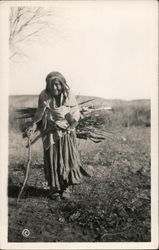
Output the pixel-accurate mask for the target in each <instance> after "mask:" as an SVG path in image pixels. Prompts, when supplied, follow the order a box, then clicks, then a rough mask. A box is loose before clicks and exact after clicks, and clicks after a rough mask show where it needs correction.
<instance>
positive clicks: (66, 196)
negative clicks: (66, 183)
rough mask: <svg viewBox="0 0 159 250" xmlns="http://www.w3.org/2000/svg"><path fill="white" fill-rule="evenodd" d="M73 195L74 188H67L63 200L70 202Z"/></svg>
mask: <svg viewBox="0 0 159 250" xmlns="http://www.w3.org/2000/svg"><path fill="white" fill-rule="evenodd" d="M71 193H72V187H68V188H66V189H65V190H64V191H63V193H62V199H65V200H70V199H71Z"/></svg>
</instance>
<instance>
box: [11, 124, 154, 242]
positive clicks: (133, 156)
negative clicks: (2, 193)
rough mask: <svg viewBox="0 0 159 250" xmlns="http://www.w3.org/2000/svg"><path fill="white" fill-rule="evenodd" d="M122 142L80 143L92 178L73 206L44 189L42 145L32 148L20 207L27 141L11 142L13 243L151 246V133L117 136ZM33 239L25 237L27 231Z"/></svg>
mask: <svg viewBox="0 0 159 250" xmlns="http://www.w3.org/2000/svg"><path fill="white" fill-rule="evenodd" d="M116 135H117V137H118V140H116V141H115V140H113V141H111V140H106V141H104V142H102V143H100V144H94V143H93V142H90V141H83V140H79V141H78V146H79V151H80V155H81V161H82V164H83V166H84V167H85V168H86V169H87V171H88V172H89V173H90V175H91V177H84V180H83V183H82V184H81V185H79V186H75V187H74V190H73V195H72V199H71V200H70V201H60V202H55V201H51V200H50V199H49V198H48V192H49V191H48V190H45V189H44V187H43V182H44V173H43V152H42V145H41V142H40V141H39V142H37V143H36V144H35V145H33V148H32V164H31V169H30V175H29V178H28V182H27V185H26V188H25V191H24V193H23V195H22V199H20V201H19V203H18V204H16V199H17V196H18V193H19V191H20V187H21V185H22V183H23V179H24V175H25V167H26V161H27V149H26V148H25V144H26V141H25V140H24V139H23V138H22V136H21V134H20V133H19V132H13V131H11V133H10V137H9V187H8V193H9V201H8V202H9V231H8V240H9V241H10V242H98V241H99V242H109V241H111V242H139V241H150V240H151V238H150V235H151V230H150V223H151V219H150V204H151V202H150V199H151V197H150V187H151V183H150V128H142V127H130V128H121V129H120V130H118V131H116ZM26 228H27V229H29V231H30V235H29V236H28V237H24V236H23V235H22V231H23V229H26Z"/></svg>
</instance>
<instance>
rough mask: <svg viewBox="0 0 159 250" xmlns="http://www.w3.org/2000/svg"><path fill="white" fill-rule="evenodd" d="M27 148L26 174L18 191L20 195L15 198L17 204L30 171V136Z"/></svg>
mask: <svg viewBox="0 0 159 250" xmlns="http://www.w3.org/2000/svg"><path fill="white" fill-rule="evenodd" d="M28 147H29V150H28V162H27V167H26V174H25V179H24V182H23V186H22V188H21V190H20V193H19V195H18V198H17V203H18V201H19V199H20V197H21V195H22V192H23V190H24V187H25V184H26V182H27V179H28V174H29V169H30V162H31V140H30V136H28Z"/></svg>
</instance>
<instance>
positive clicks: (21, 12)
mask: <svg viewBox="0 0 159 250" xmlns="http://www.w3.org/2000/svg"><path fill="white" fill-rule="evenodd" d="M52 15H53V13H52V10H50V9H46V8H44V7H11V9H10V17H9V23H10V37H9V46H10V58H13V57H15V56H17V55H24V49H23V48H24V46H22V45H24V43H26V42H33V41H35V40H37V39H39V37H45V32H46V31H48V28H51V26H52V24H51V22H50V17H51V16H52Z"/></svg>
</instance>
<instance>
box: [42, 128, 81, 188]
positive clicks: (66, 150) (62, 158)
mask: <svg viewBox="0 0 159 250" xmlns="http://www.w3.org/2000/svg"><path fill="white" fill-rule="evenodd" d="M80 165H81V164H80V158H79V153H78V149H77V143H76V133H75V132H70V134H68V133H67V134H64V135H63V137H61V138H59V140H57V141H56V142H55V144H52V145H51V146H50V147H49V149H47V150H46V149H45V148H44V172H45V179H46V181H47V182H48V185H49V186H50V187H51V188H52V189H53V190H55V191H60V190H64V189H65V188H67V187H68V186H70V185H74V184H79V183H81V181H82V174H81V172H80Z"/></svg>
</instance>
